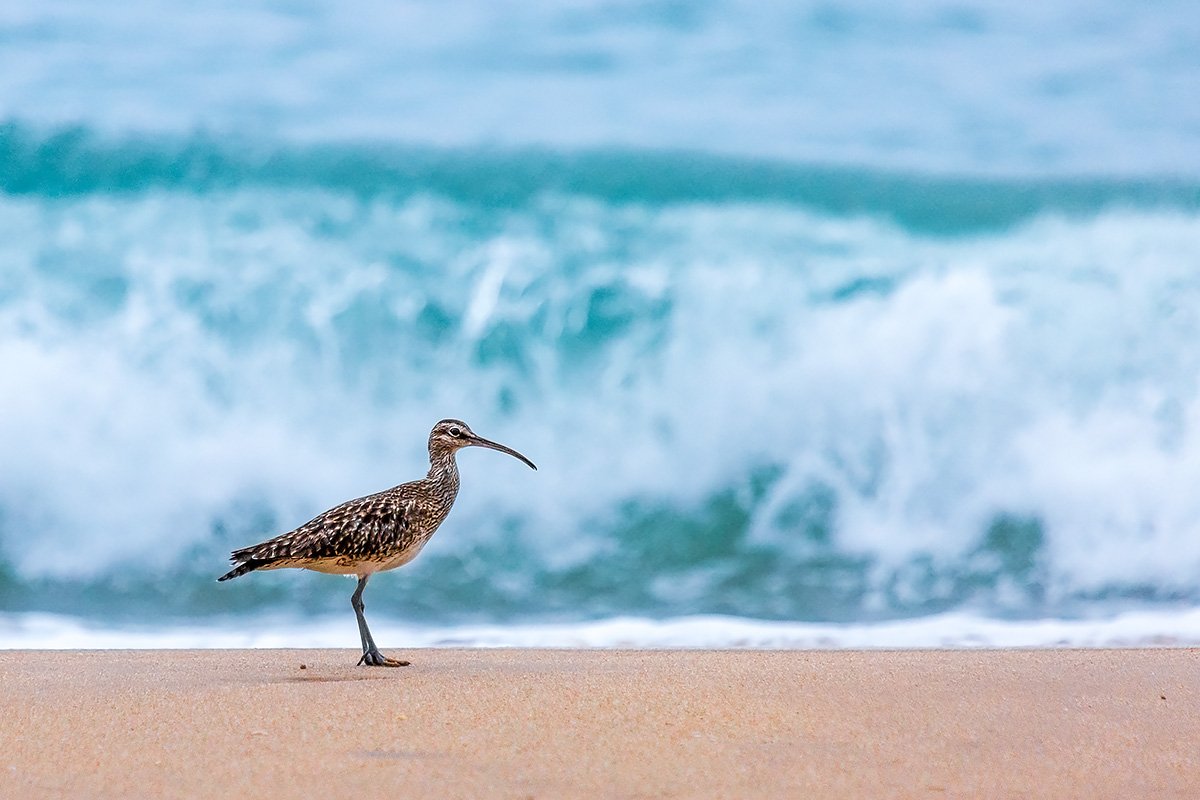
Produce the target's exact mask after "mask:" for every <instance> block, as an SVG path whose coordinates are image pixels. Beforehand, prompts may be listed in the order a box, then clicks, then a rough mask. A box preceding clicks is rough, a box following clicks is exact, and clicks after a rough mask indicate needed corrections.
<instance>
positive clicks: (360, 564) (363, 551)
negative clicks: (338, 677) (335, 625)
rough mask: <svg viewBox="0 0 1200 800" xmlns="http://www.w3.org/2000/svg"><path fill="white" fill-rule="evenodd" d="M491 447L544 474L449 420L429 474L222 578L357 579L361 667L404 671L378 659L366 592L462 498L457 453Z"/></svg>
mask: <svg viewBox="0 0 1200 800" xmlns="http://www.w3.org/2000/svg"><path fill="white" fill-rule="evenodd" d="M471 446H474V447H490V448H491V449H492V450H499V451H500V452H501V453H508V454H509V455H510V456H512V457H513V458H518V459H520V460H521V461H524V462H525V463H526V464H528V465H529V466H530V468H532V469H537V467H535V466H534V464H533V462H532V461H530V460H529V459H528V458H526V457H525V456H523V455H521V454H520V453H518V452H517V451H516V450H513V449H512V448H510V447H505V446H504V445H502V444H497V443H496V442H492V441H488V440H487V439H484V438H483V437H482V436H477V435H476V434H475V433H474V432H473V431H472V430H471V429H470V428H468V427H467V424H466V423H465V422H462V421H460V420H457V419H444V420H442V421H441V422H439V423H438V424H436V425H434V426H433V430H432V431H430V432H429V474H428V475H426V476H425V477H424V478H422V479H421V480H418V481H411V482H409V483H402V484H400V485H399V486H395V487H393V488H391V489H388V490H386V491H382V492H379V493H378V494H372V495H368V496H366V497H360V498H358V499H357V500H350V501H347V502H345V503H342V504H341V505H340V506H335V507H333V508H331V509H329V510H328V511H326V512H325V513H324V514H320V515H318V516H317V517H315V518H314V519H312V520H310V521H308V522H306V523H304V524H303V525H301V526H300V527H299V528H296V529H295V530H294V531H289V532H288V533H283V534H280V535H279V536H276V537H275V538H274V539H268V540H267V541H265V542H262V543H260V544H256V545H251V546H250V547H243V548H242V549H240V550H234V551H233V553H232V554H231V555H230V557H229V560H230V561H232V562H233V564H234V568H233V569H231V570H230V571H229V572H227V573H225V574H224V575H222V576H221V577H220V578H217V580H218V581H227V580H229V579H230V578H237V577H239V576H241V575H245V574H246V573H247V572H253V571H254V570H256V569H283V568H285V567H295V568H298V569H311V570H314V571H316V572H326V573H331V574H334V575H356V576H358V588H356V589H355V590H354V594H353V595H351V597H350V605H351V606H353V607H354V614H355V616H357V617H358V635H359V638H360V639H361V640H362V651H363V654H362V658H360V659H359V661H358V663H359V664H360V665H362V664H366V665H367V666H371V667H405V666H408V664H409V662H407V661H397V660H396V659H394V658H388V657H387V656H385V655H383V653H380V652H379V648H378V647H376V646H375V640H374V639H372V638H371V631H370V629H369V628H368V627H367V619H366V617H364V616H363V608H364V606H363V601H362V594H363V589H365V588H366V587H367V581H368V580H370V578H371V576H372V575H374V574H375V573H376V572H383V571H384V570H389V569H395V568H396V567H402V566H404V565H405V564H407V563H408V562H410V561H412V560H413V559H414V558H416V557H417V553H419V552H421V548H422V547H424V546H425V543H426V542H428V541H429V537H431V536H433V534H434V532H435V531H436V530H437V529H438V526H439V525H441V524H442V520H444V519H445V518H446V515H447V514H449V513H450V506H451V505H453V504H454V497H455V496H456V495H457V494H458V465H457V464H456V463H455V462H454V454H455V453H456V452H458V451H459V450H461V449H462V448H464V447H471Z"/></svg>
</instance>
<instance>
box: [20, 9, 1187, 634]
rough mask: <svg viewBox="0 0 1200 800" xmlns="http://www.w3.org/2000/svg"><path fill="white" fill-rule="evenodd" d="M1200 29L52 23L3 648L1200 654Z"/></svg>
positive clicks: (489, 20) (1049, 23) (73, 18)
mask: <svg viewBox="0 0 1200 800" xmlns="http://www.w3.org/2000/svg"><path fill="white" fill-rule="evenodd" d="M1198 343H1200V13H1197V11H1196V8H1195V6H1194V4H1193V3H1190V2H1183V1H1180V2H1171V1H1170V0H1163V1H1162V2H1154V3H1144V4H1130V3H1125V2H1119V1H1118V0H1103V1H1102V2H1082V0H1078V1H1077V0H1047V1H1046V2H1041V3H1037V4H1013V3H1010V2H998V1H996V2H992V1H991V0H954V1H950V0H904V1H903V2H894V1H893V2H883V1H882V0H880V1H879V2H871V1H869V0H865V1H863V2H850V3H830V2H787V3H784V2H763V1H762V0H707V1H705V0H700V1H697V2H673V1H669V0H662V1H658V2H655V1H652V0H646V1H644V2H632V1H630V2H616V1H614V2H599V1H598V0H597V1H581V2H565V3H554V4H536V3H525V2H497V1H495V0H488V1H486V2H485V1H484V0H451V1H450V2H436V3H435V2H401V3H394V2H384V0H369V1H368V2H358V3H336V2H331V1H328V0H306V1H297V2H284V1H283V0H240V1H239V2H221V1H220V0H197V2H192V3H181V2H173V1H171V0H131V2H128V3H122V4H101V3H92V2H84V1H83V0H77V1H75V2H72V1H71V0H52V1H51V2H44V1H39V2H34V1H33V0H7V2H5V3H4V4H3V6H2V7H0V646H68V647H75V646H83V645H87V644H95V645H104V646H123V645H138V646H141V645H146V646H154V645H162V644H185V645H197V644H199V645H204V644H220V645H230V644H232V645H242V644H286V643H296V644H327V645H342V646H353V644H354V642H355V638H354V630H353V623H352V621H351V619H350V609H349V603H348V595H349V593H350V591H351V589H352V584H351V583H350V582H348V581H345V580H344V579H337V578H332V577H328V576H320V575H311V574H308V573H301V572H295V571H286V572H275V573H261V574H255V575H253V576H250V577H248V578H244V579H242V580H239V581H236V582H234V583H232V584H221V585H220V586H218V585H217V584H216V583H215V582H214V579H215V578H216V576H217V575H219V574H221V573H222V572H223V571H224V569H225V561H226V557H227V555H228V551H229V550H230V549H231V548H232V547H236V546H241V545H245V544H249V543H253V542H256V541H259V540H261V539H263V538H266V537H267V536H269V535H273V534H275V533H278V532H281V531H283V530H287V529H290V528H292V527H295V526H296V525H298V524H300V523H302V522H304V521H305V520H307V519H308V518H310V517H311V516H313V515H314V514H316V513H317V512H319V511H321V510H323V509H325V508H327V507H329V506H331V505H333V504H335V503H337V502H340V501H341V500H344V499H347V498H350V497H354V496H359V495H362V494H366V493H369V492H373V491H378V490H380V489H383V488H386V487H388V486H390V485H393V484H395V483H399V482H401V481H405V480H409V479H412V478H416V477H418V476H420V475H422V474H423V473H424V470H425V469H426V466H427V464H426V454H425V449H424V447H425V438H426V435H427V433H428V430H429V428H430V426H431V425H432V423H433V422H435V421H436V420H437V419H439V418H441V417H446V416H456V417H461V418H463V419H465V420H467V421H468V422H469V423H470V424H471V425H472V427H474V428H475V430H476V431H478V432H479V433H481V434H482V435H484V436H488V437H490V438H494V439H497V440H499V441H502V442H504V443H506V444H509V445H511V446H513V447H516V448H517V449H519V450H521V451H522V452H524V453H526V454H527V455H528V456H530V457H531V458H532V459H533V460H534V461H536V462H537V463H538V466H539V468H540V471H539V472H537V473H531V472H529V470H527V469H526V468H524V467H523V466H521V465H520V464H519V463H517V462H515V461H513V460H511V459H508V458H505V457H503V456H501V455H499V454H496V453H492V452H488V451H478V450H471V451H466V452H464V453H463V454H461V455H460V457H459V464H460V467H461V468H462V471H463V489H462V492H461V493H460V496H459V499H458V503H457V505H456V507H455V509H454V512H453V513H452V514H451V516H450V518H449V520H448V521H447V523H446V524H445V525H444V526H443V528H442V530H441V532H440V533H439V534H438V536H437V537H435V538H434V540H433V541H432V543H431V544H430V545H429V547H428V548H426V550H425V552H424V553H423V554H422V556H421V557H420V558H419V559H418V560H417V561H416V562H414V563H413V564H412V565H410V566H409V567H406V568H405V569H404V570H401V571H399V572H397V573H392V574H390V575H387V576H382V577H380V578H377V579H376V580H375V581H374V582H373V583H372V589H371V592H370V595H369V597H368V601H369V606H370V617H371V619H372V620H373V621H374V622H375V623H376V625H377V628H376V633H377V634H382V635H380V636H379V638H380V639H381V641H382V640H384V639H387V638H388V637H389V636H390V637H391V640H393V641H395V642H396V643H397V644H401V643H403V642H406V641H407V642H418V643H430V644H436V643H446V642H456V643H482V644H579V643H583V644H600V645H605V644H635V645H638V644H640V645H647V644H651V645H653V644H684V645H687V644H695V645H707V646H722V645H746V644H748V645H759V646H813V645H831V646H838V645H853V646H870V645H881V646H903V645H912V644H926V645H929V644H932V645H938V644H975V643H978V644H1047V643H1068V644H1105V643H1138V642H1147V641H1166V642H1196V641H1200V611H1198V610H1197V609H1198V608H1200V488H1198V487H1200V384H1198V377H1200V344H1198Z"/></svg>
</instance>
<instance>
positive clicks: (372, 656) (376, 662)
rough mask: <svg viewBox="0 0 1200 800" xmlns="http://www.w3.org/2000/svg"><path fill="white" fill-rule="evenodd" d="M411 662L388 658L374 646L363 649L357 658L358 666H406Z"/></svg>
mask: <svg viewBox="0 0 1200 800" xmlns="http://www.w3.org/2000/svg"><path fill="white" fill-rule="evenodd" d="M411 663H412V662H411V661H398V660H397V659H394V658H388V657H387V656H385V655H384V654H383V653H381V652H379V651H378V650H376V649H375V648H374V647H372V648H371V649H370V650H367V651H365V652H364V653H363V654H362V658H360V659H359V660H358V666H360V667H363V666H366V667H407V666H408V665H409V664H411Z"/></svg>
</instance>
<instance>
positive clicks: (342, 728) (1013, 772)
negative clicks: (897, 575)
mask: <svg viewBox="0 0 1200 800" xmlns="http://www.w3.org/2000/svg"><path fill="white" fill-rule="evenodd" d="M393 655H404V656H405V657H408V658H411V659H412V660H413V661H414V665H413V666H411V667H408V668H405V669H396V670H388V669H368V668H362V667H355V666H353V664H354V661H355V658H356V657H357V654H356V653H353V652H351V651H348V650H340V651H337V650H256V651H244V650H243V651H91V652H88V651H76V652H46V651H40V652H30V651H8V652H4V651H0V686H2V687H3V688H2V690H0V714H2V715H3V716H2V719H3V723H2V727H0V797H3V798H42V797H72V798H85V799H86V798H108V797H119V798H123V800H131V799H132V798H170V797H189V798H191V797H196V798H207V797H213V798H217V797H219V798H237V797H254V798H262V797H272V798H274V797H279V798H293V797H294V798H339V797H354V798H380V800H383V799H384V798H388V797H404V798H443V797H450V798H453V797H470V798H529V797H532V798H548V799H549V798H575V797H579V798H593V797H594V798H634V797H653V798H669V797H697V798H700V797H703V798H753V797H780V798H791V797H795V798H801V797H816V798H841V797H846V798H888V797H927V798H949V797H1029V798H1047V797H1078V798H1121V799H1122V800H1130V798H1166V797H1180V798H1185V797H1186V798H1198V797H1200V651H1197V650H1183V649H1152V650H1061V651H1033V650H1008V651H978V650H975V651H933V652H910V651H905V652H845V651H835V652H738V651H734V652H713V651H683V652H662V651H636V652H621V651H588V650H557V651H556V650H418V651H410V652H405V653H400V652H394V653H393ZM301 664H303V665H304V668H303V669H302V668H301Z"/></svg>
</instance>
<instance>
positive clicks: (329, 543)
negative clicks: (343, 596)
mask: <svg viewBox="0 0 1200 800" xmlns="http://www.w3.org/2000/svg"><path fill="white" fill-rule="evenodd" d="M412 524H413V503H412V500H411V499H408V498H404V497H401V496H397V495H396V493H395V492H394V491H393V490H389V491H387V492H380V493H379V494H373V495H368V496H366V497H359V498H357V499H354V500H348V501H347V502H345V503H342V504H341V505H339V506H334V507H333V508H331V509H329V510H328V511H326V512H324V513H322V514H318V515H317V516H316V517H313V518H312V519H311V520H309V521H308V522H306V523H304V524H303V525H301V526H300V527H299V528H296V529H295V530H293V531H288V532H287V533H284V534H280V535H279V536H276V537H275V538H274V539H268V540H267V541H265V542H262V543H261V544H256V545H253V546H251V547H246V548H243V549H241V550H235V551H234V552H233V560H234V561H246V560H250V559H254V560H263V561H279V560H281V559H293V558H302V559H321V558H340V557H349V558H357V557H363V556H370V555H371V554H373V553H377V552H379V551H381V550H383V551H386V550H387V549H388V548H389V547H391V546H393V545H394V544H395V543H397V542H399V541H402V540H403V539H404V538H405V537H406V536H407V534H408V532H409V531H410V530H411V528H412Z"/></svg>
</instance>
